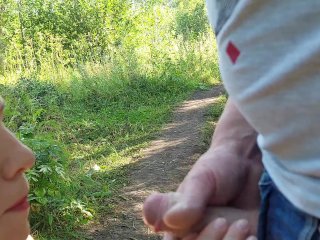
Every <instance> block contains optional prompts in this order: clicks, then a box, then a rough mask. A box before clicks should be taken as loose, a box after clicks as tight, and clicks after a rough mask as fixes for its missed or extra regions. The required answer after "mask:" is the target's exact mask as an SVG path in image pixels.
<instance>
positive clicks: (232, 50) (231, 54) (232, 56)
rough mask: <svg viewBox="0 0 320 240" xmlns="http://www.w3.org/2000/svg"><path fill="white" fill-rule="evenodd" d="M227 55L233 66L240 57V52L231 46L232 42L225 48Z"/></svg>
mask: <svg viewBox="0 0 320 240" xmlns="http://www.w3.org/2000/svg"><path fill="white" fill-rule="evenodd" d="M227 54H228V56H229V57H230V59H231V61H232V63H233V64H235V63H236V62H237V59H238V57H239V56H240V50H239V49H238V48H237V47H236V46H235V45H234V44H233V42H231V41H230V42H229V43H228V46H227Z"/></svg>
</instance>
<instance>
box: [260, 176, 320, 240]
mask: <svg viewBox="0 0 320 240" xmlns="http://www.w3.org/2000/svg"><path fill="white" fill-rule="evenodd" d="M259 186H260V191H261V208H260V217H259V226H258V239H259V240H319V239H320V234H319V229H318V226H319V220H318V219H316V218H314V217H312V216H310V215H308V214H306V213H304V212H302V211H300V210H298V209H297V208H296V207H294V206H293V205H292V204H291V203H290V202H289V201H288V200H287V199H286V198H285V197H284V196H283V195H282V194H281V192H280V191H279V190H278V189H277V187H276V186H275V185H274V183H273V182H272V179H271V178H270V176H269V174H268V173H267V172H264V173H263V174H262V177H261V179H260V183H259ZM319 197H320V196H319Z"/></svg>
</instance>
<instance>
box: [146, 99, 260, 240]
mask: <svg viewBox="0 0 320 240" xmlns="http://www.w3.org/2000/svg"><path fill="white" fill-rule="evenodd" d="M261 172H262V165H261V153H260V151H259V149H258V147H257V145H256V132H255V131H254V129H253V128H252V127H251V126H250V124H249V123H248V122H247V121H246V120H245V119H244V118H243V116H242V115H241V113H240V112H239V111H238V109H237V107H236V106H235V105H234V104H233V102H232V101H231V100H229V101H228V103H227V105H226V107H225V111H224V113H223V114H222V116H221V118H220V120H219V123H218V125H217V128H216V130H215V134H214V136H213V140H212V143H211V146H210V148H209V150H208V151H207V152H206V153H205V154H203V155H202V156H201V157H200V159H199V160H198V161H197V162H196V164H195V165H194V166H193V168H192V169H191V170H190V172H189V173H188V175H187V176H186V178H185V179H184V180H183V182H182V183H181V184H180V186H179V188H178V190H177V192H175V193H166V194H160V193H156V194H153V195H151V196H150V197H149V198H148V199H147V200H146V202H145V204H144V218H145V222H146V223H147V224H148V225H149V226H150V227H151V228H153V229H154V230H155V231H165V232H170V234H167V236H166V237H165V239H168V240H169V239H175V238H173V236H179V237H185V236H187V235H188V234H189V233H192V232H194V231H195V228H197V225H198V226H199V225H201V226H202V227H205V226H206V225H207V224H208V222H207V223H205V224H204V222H205V220H204V219H208V218H210V214H211V217H212V212H210V211H208V208H209V207H218V206H219V207H221V206H229V207H232V208H233V209H239V210H240V211H244V212H242V213H246V212H248V213H249V212H252V211H254V210H256V209H257V208H258V207H259V202H260V198H259V190H258V180H259V178H260V175H261ZM215 210H216V211H217V209H215ZM213 212H214V213H215V211H213ZM218 212H219V211H218ZM233 213H234V211H231V215H230V212H229V215H230V216H231V217H233V219H234V220H237V219H240V218H242V217H241V216H239V215H237V214H233ZM226 215H227V208H224V211H222V213H221V216H220V217H224V218H225V217H226ZM248 220H249V221H256V218H255V220H252V219H248ZM232 222H233V221H231V222H230V223H232ZM253 224H254V226H255V224H256V223H251V225H253ZM201 230H202V229H197V230H196V233H199V232H201ZM252 231H254V230H252ZM200 234H201V233H200Z"/></svg>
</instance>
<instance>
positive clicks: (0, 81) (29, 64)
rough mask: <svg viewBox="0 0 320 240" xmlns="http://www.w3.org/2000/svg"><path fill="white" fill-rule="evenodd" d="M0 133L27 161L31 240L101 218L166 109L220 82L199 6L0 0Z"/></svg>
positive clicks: (159, 1) (173, 0) (163, 1)
mask: <svg viewBox="0 0 320 240" xmlns="http://www.w3.org/2000/svg"><path fill="white" fill-rule="evenodd" d="M0 11H1V12H0V26H1V28H0V31H1V32H0V56H1V64H0V66H1V67H0V95H2V96H3V97H4V99H5V100H6V110H5V120H4V121H5V124H6V125H7V127H8V128H10V129H11V130H12V131H14V132H16V133H17V136H18V137H19V139H21V140H22V141H23V142H24V143H25V144H27V145H28V146H29V147H30V148H32V149H33V150H34V152H35V154H36V157H37V162H36V165H35V167H34V168H33V169H32V170H31V171H29V172H28V173H27V177H28V179H29V181H30V185H31V193H30V195H29V199H30V201H31V204H32V208H31V225H32V231H33V234H34V236H35V237H36V239H82V238H85V234H83V231H81V229H82V228H83V227H85V226H86V225H87V224H88V223H91V222H94V221H98V219H99V218H101V217H103V216H105V215H106V214H108V212H109V211H110V209H112V208H113V207H114V206H112V201H108V199H111V198H112V197H113V196H114V195H115V194H116V192H117V190H118V189H119V188H121V187H123V186H125V185H126V172H127V171H129V170H130V167H128V166H130V162H132V161H133V159H135V158H137V157H138V155H139V149H141V148H142V147H145V146H146V145H147V144H148V142H149V141H150V139H152V138H153V137H154V136H155V134H156V133H157V131H158V130H159V129H160V128H161V126H162V125H163V124H164V123H165V122H166V121H168V119H169V118H170V113H171V111H172V109H173V107H174V106H176V105H177V104H178V103H179V102H181V101H182V100H184V99H186V98H187V97H189V96H190V94H191V93H192V92H194V91H195V90H197V89H201V90H205V89H207V88H209V87H211V86H212V85H213V84H218V83H219V74H218V72H219V71H218V64H217V56H216V48H215V44H214V36H213V34H212V32H211V30H210V27H209V25H208V23H207V17H206V12H205V7H204V2H203V1H202V0H130V1H129V0H0Z"/></svg>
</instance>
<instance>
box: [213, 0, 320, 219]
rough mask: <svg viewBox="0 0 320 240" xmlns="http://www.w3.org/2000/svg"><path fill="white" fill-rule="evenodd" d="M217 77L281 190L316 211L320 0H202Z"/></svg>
mask: <svg viewBox="0 0 320 240" xmlns="http://www.w3.org/2000/svg"><path fill="white" fill-rule="evenodd" d="M207 7H208V14H209V19H210V22H211V24H212V26H213V27H214V28H215V29H216V35H217V42H218V49H219V59H220V60H219V61H220V70H221V75H222V79H223V81H224V84H225V87H226V89H227V91H228V93H229V94H230V97H231V98H232V99H233V100H234V101H235V102H236V104H237V106H238V108H239V110H240V111H241V113H242V114H243V116H244V117H245V118H246V119H247V120H248V122H249V123H250V124H251V125H252V126H253V127H254V128H255V129H256V131H257V132H258V134H259V135H258V144H259V146H260V148H261V150H262V154H263V163H264V166H265V168H266V169H267V171H268V172H269V174H270V176H271V177H272V179H273V180H274V182H275V184H276V186H277V187H278V188H279V189H280V191H281V192H282V193H283V194H284V195H285V196H286V197H287V198H288V199H289V200H290V201H291V202H292V203H293V204H294V205H295V206H296V207H298V208H299V209H301V210H303V211H305V212H307V213H309V214H310V215H313V216H316V217H318V218H320V1H318V0H303V1H301V0H290V1H289V0H288V1H284V0H268V1H265V0H207Z"/></svg>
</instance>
